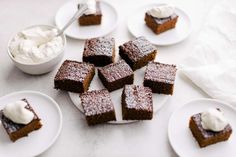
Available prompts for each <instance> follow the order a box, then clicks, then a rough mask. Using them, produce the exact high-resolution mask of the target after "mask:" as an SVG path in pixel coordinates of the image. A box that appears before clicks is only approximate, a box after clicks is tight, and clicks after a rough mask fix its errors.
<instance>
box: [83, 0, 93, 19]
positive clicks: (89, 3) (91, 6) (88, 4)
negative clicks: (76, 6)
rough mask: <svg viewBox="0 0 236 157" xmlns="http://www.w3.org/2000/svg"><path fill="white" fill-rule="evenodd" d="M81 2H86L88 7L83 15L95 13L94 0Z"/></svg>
mask: <svg viewBox="0 0 236 157" xmlns="http://www.w3.org/2000/svg"><path fill="white" fill-rule="evenodd" d="M81 3H83V4H87V6H88V9H87V11H86V12H85V13H84V14H85V15H91V14H95V13H96V10H97V9H96V0H82V1H81Z"/></svg>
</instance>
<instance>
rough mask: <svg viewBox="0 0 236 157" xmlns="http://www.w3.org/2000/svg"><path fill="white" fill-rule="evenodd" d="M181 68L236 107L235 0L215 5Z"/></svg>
mask: <svg viewBox="0 0 236 157" xmlns="http://www.w3.org/2000/svg"><path fill="white" fill-rule="evenodd" d="M206 19H207V23H206V24H205V25H204V26H203V28H202V30H201V31H200V32H199V35H198V38H197V41H196V43H195V44H194V46H193V53H192V54H191V55H190V56H188V57H187V58H186V59H184V61H183V62H182V64H181V65H180V69H181V71H182V72H183V73H184V74H185V75H186V76H187V77H189V78H190V79H191V80H192V81H193V82H194V83H195V84H196V85H197V86H198V87H200V88H201V89H203V90H204V91H205V92H206V93H207V94H208V95H209V96H211V97H213V98H215V99H220V100H223V101H226V102H229V103H231V104H232V105H235V107H236V0H226V1H222V2H220V3H219V4H216V5H215V6H214V7H213V9H212V10H211V11H210V13H209V15H208V16H207V18H206Z"/></svg>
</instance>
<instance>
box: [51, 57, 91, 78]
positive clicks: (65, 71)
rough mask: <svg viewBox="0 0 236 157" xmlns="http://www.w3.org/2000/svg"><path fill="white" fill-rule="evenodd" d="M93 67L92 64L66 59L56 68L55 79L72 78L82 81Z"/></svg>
mask: <svg viewBox="0 0 236 157" xmlns="http://www.w3.org/2000/svg"><path fill="white" fill-rule="evenodd" d="M93 69H94V66H93V65H92V64H89V63H83V62H77V61H71V60H66V61H64V63H63V64H62V65H61V67H60V69H59V70H58V72H57V74H56V76H55V80H74V81H79V82H83V81H84V79H85V78H86V77H87V75H88V74H89V73H90V72H91V71H92V70H93Z"/></svg>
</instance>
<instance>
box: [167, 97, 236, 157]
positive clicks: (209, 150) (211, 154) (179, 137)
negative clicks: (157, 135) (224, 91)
mask: <svg viewBox="0 0 236 157" xmlns="http://www.w3.org/2000/svg"><path fill="white" fill-rule="evenodd" d="M208 108H220V109H221V110H222V111H223V112H224V115H225V116H226V118H227V119H228V120H229V123H230V125H231V127H232V129H233V133H232V135H231V137H230V138H229V140H228V141H225V142H219V143H217V144H214V145H210V146H207V147H205V148H200V147H199V145H198V143H197V142H196V140H195V138H194V137H193V135H192V133H191V131H190V129H189V119H190V117H191V116H192V115H194V114H196V113H200V112H203V111H205V110H207V109H208ZM235 130H236V110H235V109H234V108H232V107H231V106H230V105H228V104H226V103H224V102H221V101H218V100H213V99H198V100H194V101H191V102H189V103H187V104H186V105H184V106H183V107H182V108H180V109H178V110H176V111H175V112H174V113H173V114H172V116H171V117H170V120H169V126H168V136H169V141H170V144H171V146H172V147H173V149H174V150H175V152H176V153H177V154H178V155H179V156H181V157H190V156H191V157H199V156H201V157H222V156H225V157H230V156H233V154H235V145H236V136H235V132H234V131H235Z"/></svg>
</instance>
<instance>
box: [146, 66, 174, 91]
mask: <svg viewBox="0 0 236 157" xmlns="http://www.w3.org/2000/svg"><path fill="white" fill-rule="evenodd" d="M176 71H177V68H176V66H175V65H170V64H163V63H158V62H149V63H148V65H147V68H146V71H145V74H144V82H143V84H144V86H146V87H149V88H151V89H152V92H153V93H161V94H169V95H172V94H173V90H174V83H175V75H176Z"/></svg>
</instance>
